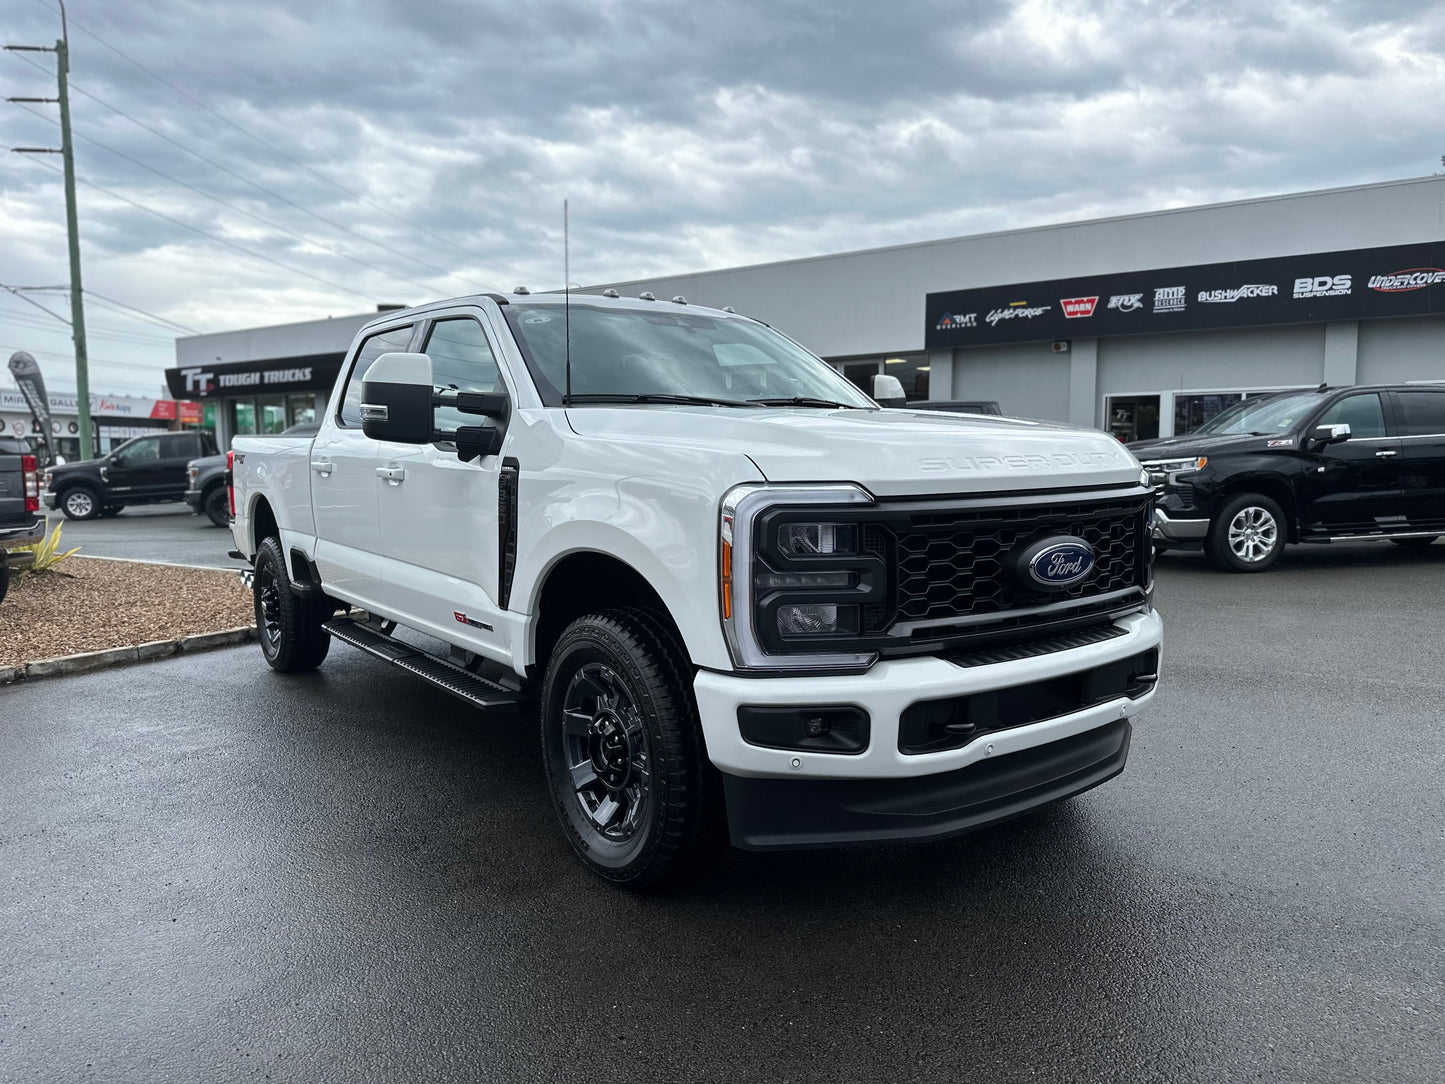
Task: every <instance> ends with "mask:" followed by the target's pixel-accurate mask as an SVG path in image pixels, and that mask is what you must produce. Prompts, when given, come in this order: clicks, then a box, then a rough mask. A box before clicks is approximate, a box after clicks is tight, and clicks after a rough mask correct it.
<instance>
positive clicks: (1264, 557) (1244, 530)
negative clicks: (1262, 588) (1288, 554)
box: [1204, 493, 1286, 572]
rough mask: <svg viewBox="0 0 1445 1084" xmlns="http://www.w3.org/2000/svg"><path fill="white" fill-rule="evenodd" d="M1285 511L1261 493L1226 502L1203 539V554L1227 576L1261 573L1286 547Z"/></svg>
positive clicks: (1277, 558) (1242, 494) (1245, 494)
mask: <svg viewBox="0 0 1445 1084" xmlns="http://www.w3.org/2000/svg"><path fill="white" fill-rule="evenodd" d="M1285 533H1286V531H1285V519H1284V510H1283V509H1281V508H1280V506H1279V505H1278V504H1277V503H1276V502H1274V501H1273V500H1271V499H1270V498H1268V497H1266V496H1265V495H1264V494H1262V493H1241V494H1240V495H1239V496H1237V497H1235V498H1233V499H1232V500H1230V501H1228V502H1227V503H1226V504H1225V505H1224V507H1223V508H1221V509H1220V510H1219V514H1218V515H1216V516H1215V517H1214V521H1213V522H1212V523H1210V525H1209V533H1208V534H1207V535H1206V536H1205V538H1204V552H1205V554H1206V555H1207V556H1208V557H1209V560H1210V561H1212V562H1213V563H1214V565H1215V567H1216V568H1222V569H1224V571H1226V572H1263V571H1264V570H1265V569H1267V568H1269V567H1270V565H1272V564H1274V563H1275V562H1276V561H1277V560H1279V555H1280V554H1281V553H1283V552H1284V544H1285Z"/></svg>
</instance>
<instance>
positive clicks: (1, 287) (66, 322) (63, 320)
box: [0, 285, 70, 327]
mask: <svg viewBox="0 0 1445 1084" xmlns="http://www.w3.org/2000/svg"><path fill="white" fill-rule="evenodd" d="M0 290H9V291H10V292H11V293H12V294H14V295H15V296H16V297H18V298H19V299H20V300H21V301H23V302H25V303H26V304H27V305H34V306H35V307H36V308H37V309H39V310H40V311H41V312H43V313H45V314H47V315H49V316H53V317H55V319H57V320H59V321H60V322H61V323H62V324H64V325H65V326H66V327H69V326H70V321H69V320H67V319H66V318H65V317H63V316H61V315H60V313H58V312H55V311H54V310H52V309H47V308H46V307H45V306H44V305H42V304H41V303H40V302H38V301H32V300H31V299H30V298H28V297H26V296H25V295H24V294H22V293H21V292H20V291H19V290H17V289H16V288H15V287H13V286H4V285H0Z"/></svg>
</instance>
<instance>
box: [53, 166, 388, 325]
mask: <svg viewBox="0 0 1445 1084" xmlns="http://www.w3.org/2000/svg"><path fill="white" fill-rule="evenodd" d="M27 161H30V162H34V163H35V164H36V165H38V166H42V167H44V168H45V169H48V170H51V171H52V172H55V173H58V172H60V170H59V167H57V166H51V165H49V164H47V163H45V162H42V161H40V160H39V159H38V158H28V159H27ZM76 180H77V181H78V182H79V183H80V184H83V185H85V186H86V187H87V188H93V189H95V190H96V191H97V192H103V193H104V194H105V195H107V196H109V197H110V198H111V199H117V200H120V201H121V202H122V203H128V204H130V205H131V206H132V207H135V208H137V209H139V210H142V211H145V212H146V213H147V214H151V215H155V216H156V217H157V218H159V219H163V220H164V221H166V222H169V223H171V224H172V225H175V226H179V227H181V228H182V229H185V230H190V231H191V232H192V233H198V234H200V235H201V236H202V237H205V238H208V239H209V240H211V241H214V242H215V243H216V244H218V245H224V246H225V247H226V248H229V249H234V250H235V251H237V252H240V253H242V254H243V255H246V256H249V257H251V258H252V259H253V260H261V261H263V262H264V263H268V264H271V265H272V266H273V267H279V268H281V269H282V270H283V271H289V272H291V273H292V274H293V275H300V276H302V277H303V278H308V279H311V280H312V281H314V282H319V283H321V284H322V285H323V286H329V287H331V288H332V289H333V290H340V291H341V292H342V293H346V294H351V295H353V296H355V297H364V298H366V299H367V300H368V301H370V300H372V298H371V295H370V294H364V293H362V292H361V291H360V290H353V289H352V288H351V287H349V286H343V285H342V284H341V283H339V282H333V281H331V280H330V279H328V278H323V277H322V276H320V275H316V274H312V273H311V272H310V271H303V270H302V269H301V268H299V267H292V266H291V265H290V264H286V263H282V262H281V261H280V260H273V259H272V258H271V257H270V256H263V255H262V254H261V253H259V252H253V251H252V250H251V249H248V248H246V247H245V246H244V245H238V244H236V243H235V242H234V241H228V240H226V238H224V237H218V236H217V235H216V234H214V233H211V232H210V231H209V230H203V229H201V228H200V227H199V226H193V225H191V224H190V223H189V222H182V221H181V220H180V219H179V218H173V217H172V216H170V215H168V214H166V213H165V212H164V211H157V210H156V209H155V208H154V207H148V206H146V205H145V204H144V203H141V202H140V201H138V200H133V199H131V198H130V197H129V196H122V195H121V194H120V193H119V192H114V191H112V190H111V189H109V188H106V187H105V186H104V185H99V184H96V183H95V182H94V181H87V180H86V179H85V178H84V177H77V178H76Z"/></svg>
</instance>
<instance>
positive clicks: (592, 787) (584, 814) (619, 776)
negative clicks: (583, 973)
mask: <svg viewBox="0 0 1445 1084" xmlns="http://www.w3.org/2000/svg"><path fill="white" fill-rule="evenodd" d="M690 678H691V667H690V664H689V663H688V662H687V660H686V658H685V656H684V655H683V653H682V651H681V649H680V648H679V647H678V645H677V643H676V641H675V639H674V637H673V636H672V634H671V632H670V631H669V630H668V629H667V628H666V627H665V626H664V624H663V623H662V622H661V621H660V620H659V619H657V618H656V617H655V616H653V615H651V614H648V613H644V612H641V611H635V610H612V611H607V612H605V613H599V614H589V615H587V616H585V617H580V618H578V619H577V620H576V621H574V622H572V624H570V625H569V626H568V627H567V628H566V630H565V631H564V632H563V633H562V636H561V638H560V639H559V640H558V641H557V646H556V647H555V648H554V649H553V651H552V657H551V659H550V660H549V661H548V663H547V672H546V675H545V677H544V678H543V682H542V711H541V723H542V748H543V757H544V761H545V764H546V770H547V782H548V786H549V789H550V791H551V794H552V802H553V805H554V806H555V808H556V810H557V816H558V819H559V820H560V821H561V824H562V830H563V832H564V833H566V836H567V840H568V842H569V843H571V845H572V848H573V849H574V850H575V851H576V852H577V855H578V856H579V857H580V858H581V859H582V861H583V862H584V863H585V864H586V865H587V866H588V868H590V869H591V870H592V871H593V872H594V873H596V874H597V875H598V876H600V877H602V878H604V879H606V880H608V881H611V882H612V883H613V884H617V885H622V886H625V887H628V888H638V889H640V888H648V887H654V886H657V885H660V884H663V883H665V882H668V881H676V880H679V879H682V878H683V877H685V876H686V875H687V874H688V873H690V872H692V871H693V870H695V869H697V868H698V867H699V866H701V865H702V864H703V863H705V862H706V861H707V860H708V859H710V858H711V857H713V855H714V854H715V853H716V852H717V850H718V849H719V847H720V845H721V843H722V842H723V840H724V838H725V837H724V835H723V821H722V787H721V782H722V781H721V779H720V778H719V777H718V774H717V770H716V769H715V768H713V766H712V764H711V763H710V762H709V761H708V759H707V750H706V748H705V747H704V744H703V737H702V726H701V724H700V722H699V720H698V715H697V705H696V703H695V702H694V700H693V696H692V683H691V680H690Z"/></svg>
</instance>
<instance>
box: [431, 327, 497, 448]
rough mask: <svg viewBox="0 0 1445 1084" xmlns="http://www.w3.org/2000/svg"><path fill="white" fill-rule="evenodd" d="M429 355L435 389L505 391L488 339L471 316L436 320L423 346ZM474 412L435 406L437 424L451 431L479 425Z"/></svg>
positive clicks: (480, 422)
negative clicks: (464, 426)
mask: <svg viewBox="0 0 1445 1084" xmlns="http://www.w3.org/2000/svg"><path fill="white" fill-rule="evenodd" d="M424 350H425V352H426V355H427V357H429V358H431V382H432V386H433V387H435V388H438V389H442V390H446V389H453V390H456V391H480V392H488V391H505V390H506V389H505V387H504V386H503V385H502V382H501V377H500V372H499V370H498V369H497V359H496V356H495V355H493V353H492V347H491V344H489V343H488V342H487V336H486V333H485V332H483V331H482V325H481V324H479V323H477V321H475V320H473V319H472V318H471V317H470V316H462V317H457V318H454V319H448V320H438V321H437V322H436V323H434V324H433V325H432V327H431V332H430V333H429V334H428V335H427V339H426V346H425V347H424ZM480 424H482V420H481V419H479V418H478V417H477V416H476V415H474V414H462V413H461V412H459V411H457V410H456V409H454V408H452V407H438V408H437V412H436V427H437V428H438V429H444V430H452V429H456V428H458V427H459V426H463V425H480Z"/></svg>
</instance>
